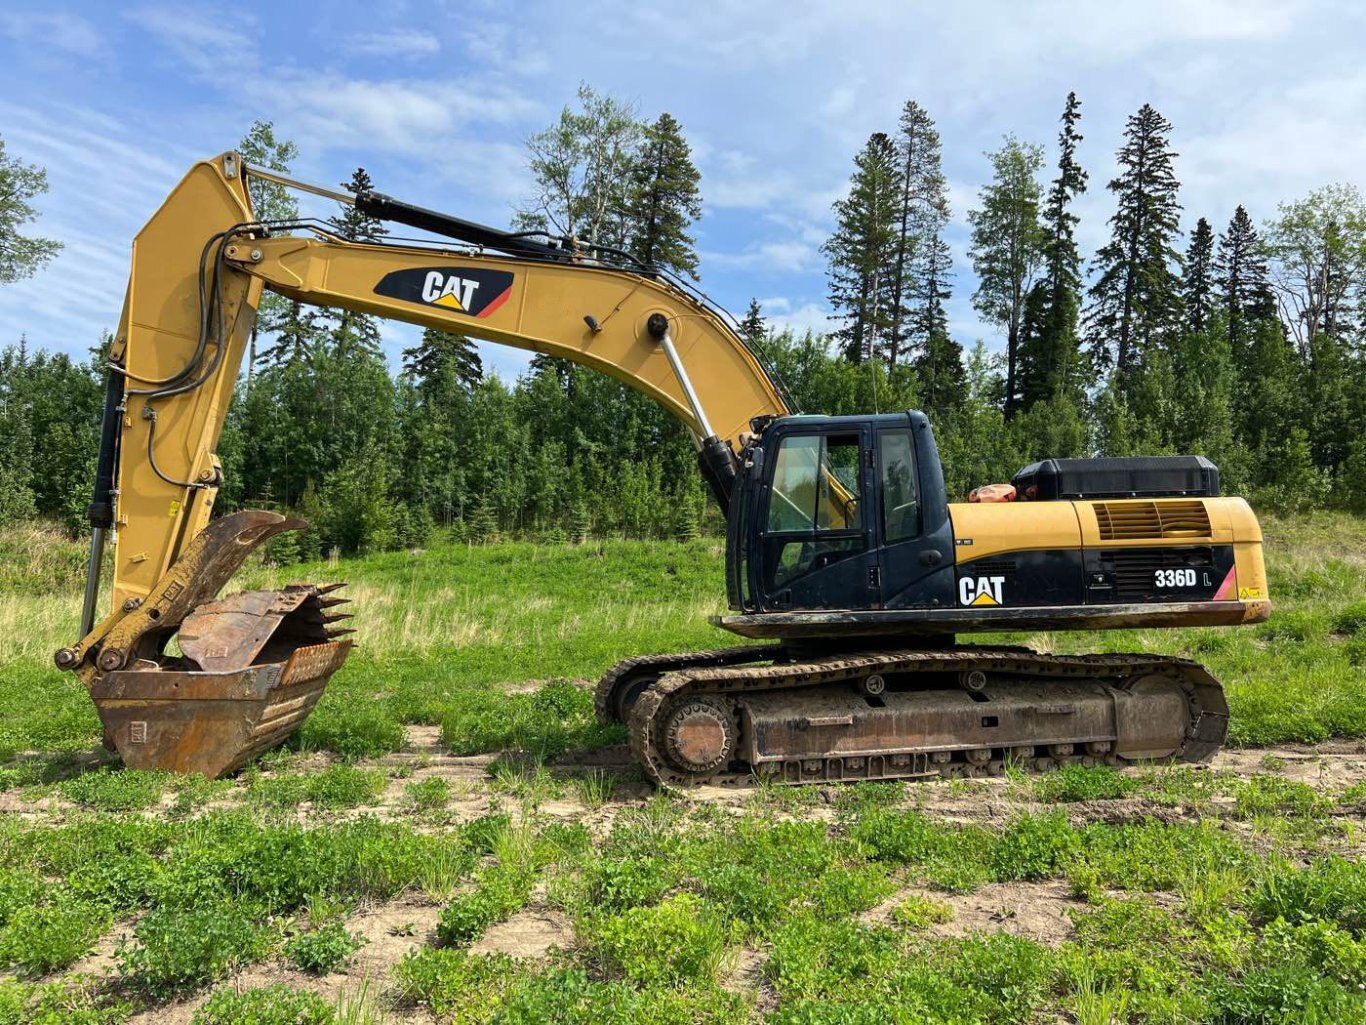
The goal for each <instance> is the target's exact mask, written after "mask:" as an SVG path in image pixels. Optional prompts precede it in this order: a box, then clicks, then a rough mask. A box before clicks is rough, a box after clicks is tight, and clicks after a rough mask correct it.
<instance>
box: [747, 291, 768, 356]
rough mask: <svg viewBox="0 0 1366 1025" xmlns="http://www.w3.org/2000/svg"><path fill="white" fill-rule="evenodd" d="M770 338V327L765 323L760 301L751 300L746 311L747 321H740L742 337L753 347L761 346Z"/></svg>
mask: <svg viewBox="0 0 1366 1025" xmlns="http://www.w3.org/2000/svg"><path fill="white" fill-rule="evenodd" d="M767 336H768V325H767V324H766V323H765V322H764V313H763V310H761V309H760V308H759V300H758V299H753V298H752V299H750V301H749V308H748V309H747V310H745V319H744V320H742V321H740V337H741V338H743V339H744V340H745V341H746V342H748V343H749V344H750V345H752V346H757V345H761V344H762V343H763V341H764V339H765V338H766V337H767Z"/></svg>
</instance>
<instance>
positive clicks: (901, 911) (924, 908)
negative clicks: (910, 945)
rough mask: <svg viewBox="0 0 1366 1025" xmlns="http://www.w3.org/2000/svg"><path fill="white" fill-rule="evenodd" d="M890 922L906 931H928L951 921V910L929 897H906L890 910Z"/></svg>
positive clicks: (941, 902)
mask: <svg viewBox="0 0 1366 1025" xmlns="http://www.w3.org/2000/svg"><path fill="white" fill-rule="evenodd" d="M892 921H893V922H895V923H896V924H897V925H904V926H905V927H906V928H908V929H928V928H929V927H930V926H932V925H942V924H943V923H945V922H951V921H953V908H951V907H950V906H949V905H947V904H945V903H944V902H943V901H939V900H933V899H931V898H929V897H919V896H911V897H907V898H906V899H905V900H903V901H902V902H901V903H900V904H898V905H897V906H896V907H894V908H892Z"/></svg>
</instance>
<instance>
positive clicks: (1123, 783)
mask: <svg viewBox="0 0 1366 1025" xmlns="http://www.w3.org/2000/svg"><path fill="white" fill-rule="evenodd" d="M1137 786H1138V781H1137V780H1135V779H1133V778H1132V777H1129V776H1126V775H1124V774H1123V773H1122V772H1119V771H1118V770H1116V769H1114V768H1112V767H1110V766H1108V765H1098V766H1096V767H1095V768H1087V767H1086V766H1083V765H1065V766H1063V767H1062V768H1060V769H1058V770H1056V771H1054V772H1050V773H1048V774H1047V775H1044V776H1041V777H1039V778H1038V779H1037V780H1036V781H1035V782H1034V793H1035V796H1037V797H1038V798H1039V800H1041V801H1110V800H1115V799H1116V798H1120V797H1128V796H1129V795H1130V794H1132V793H1133V792H1134V790H1135V789H1136V788H1137Z"/></svg>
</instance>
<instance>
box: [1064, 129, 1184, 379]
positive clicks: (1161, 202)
mask: <svg viewBox="0 0 1366 1025" xmlns="http://www.w3.org/2000/svg"><path fill="white" fill-rule="evenodd" d="M1170 132H1171V124H1170V122H1168V121H1167V119H1166V118H1164V117H1163V116H1162V115H1161V114H1159V113H1158V112H1157V111H1156V110H1154V109H1153V107H1152V106H1151V105H1150V104H1147V103H1145V104H1144V105H1143V106H1142V107H1141V108H1140V109H1139V110H1138V111H1137V112H1136V113H1134V114H1132V115H1130V117H1129V120H1128V123H1127V125H1126V127H1125V130H1124V145H1123V146H1121V147H1120V149H1119V152H1118V154H1117V155H1116V156H1117V159H1118V161H1119V165H1120V173H1119V175H1118V176H1117V177H1116V178H1114V179H1113V180H1112V181H1111V182H1110V184H1109V185H1108V186H1107V187H1108V188H1109V190H1110V191H1111V192H1113V193H1114V194H1115V196H1116V197H1117V202H1118V209H1117V210H1116V211H1115V214H1114V216H1113V217H1111V218H1110V227H1111V235H1110V241H1109V242H1108V243H1106V244H1105V246H1103V247H1102V248H1101V250H1100V252H1098V253H1097V254H1096V259H1095V261H1094V263H1093V265H1092V269H1093V271H1094V272H1095V273H1096V274H1097V275H1098V276H1097V280H1096V282H1095V284H1094V285H1092V286H1091V290H1090V293H1089V296H1090V299H1091V308H1090V310H1089V311H1088V313H1087V329H1088V336H1089V341H1090V344H1091V352H1092V355H1093V358H1094V359H1095V362H1096V365H1097V366H1098V367H1100V368H1105V367H1109V366H1114V368H1115V373H1116V375H1117V378H1118V380H1119V383H1120V386H1121V388H1122V387H1123V386H1124V384H1125V378H1127V377H1128V375H1129V373H1130V371H1131V370H1133V369H1134V368H1135V367H1137V366H1139V365H1141V363H1142V361H1143V357H1144V355H1145V354H1146V353H1147V352H1148V350H1149V349H1150V348H1152V347H1153V346H1156V345H1165V344H1169V343H1170V342H1171V341H1172V339H1173V334H1174V331H1175V330H1176V328H1177V327H1178V326H1179V315H1180V306H1181V302H1180V299H1181V297H1180V282H1179V279H1178V278H1177V275H1176V273H1175V270H1174V269H1173V268H1174V267H1176V266H1179V264H1180V259H1181V257H1180V255H1179V254H1178V253H1177V251H1176V250H1175V249H1174V248H1173V245H1174V243H1175V240H1176V236H1177V231H1178V221H1179V216H1180V211H1181V205H1180V203H1178V202H1177V192H1178V190H1179V189H1180V183H1179V182H1178V181H1177V180H1176V174H1175V173H1174V171H1173V169H1172V160H1173V158H1175V157H1176V156H1177V154H1176V153H1174V152H1172V150H1171V148H1170V144H1169V142H1168V138H1167V137H1168V135H1169V134H1170Z"/></svg>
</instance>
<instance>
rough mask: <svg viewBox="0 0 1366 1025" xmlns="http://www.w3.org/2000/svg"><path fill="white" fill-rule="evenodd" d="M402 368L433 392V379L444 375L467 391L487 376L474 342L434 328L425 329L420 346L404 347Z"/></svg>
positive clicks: (421, 388) (436, 379)
mask: <svg viewBox="0 0 1366 1025" xmlns="http://www.w3.org/2000/svg"><path fill="white" fill-rule="evenodd" d="M403 369H404V370H405V371H407V372H408V373H409V374H411V375H412V377H413V379H414V381H415V382H416V383H417V387H418V390H419V391H420V392H427V391H430V390H431V386H432V384H433V383H434V382H437V381H441V380H442V379H444V378H450V380H451V381H452V382H454V383H455V384H457V385H459V386H460V387H462V388H465V389H466V390H469V389H471V388H473V387H474V386H475V385H476V384H478V383H479V382H480V381H482V380H483V379H484V361H483V360H482V359H481V358H480V356H479V349H478V347H477V346H476V345H475V344H474V342H472V341H470V339H468V338H466V337H465V336H464V335H458V334H452V333H451V332H449V331H438V330H437V329H436V328H434V327H429V328H426V329H425V330H423V332H422V341H421V342H419V343H418V344H417V345H415V346H413V347H412V348H411V349H404V350H403Z"/></svg>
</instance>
